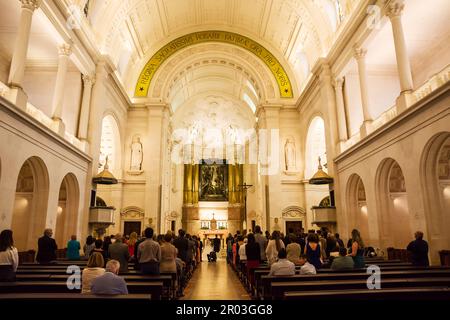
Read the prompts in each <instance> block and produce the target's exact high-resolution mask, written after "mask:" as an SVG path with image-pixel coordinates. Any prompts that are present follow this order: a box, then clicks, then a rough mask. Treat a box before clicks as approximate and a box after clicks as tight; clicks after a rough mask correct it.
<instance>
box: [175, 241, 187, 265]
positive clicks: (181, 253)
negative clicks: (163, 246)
mask: <svg viewBox="0 0 450 320" xmlns="http://www.w3.org/2000/svg"><path fill="white" fill-rule="evenodd" d="M173 245H174V246H175V248H177V249H178V258H180V259H181V260H183V261H184V262H187V259H188V249H189V241H188V239H186V238H185V237H182V238H180V237H178V238H176V239H175V240H174V241H173Z"/></svg>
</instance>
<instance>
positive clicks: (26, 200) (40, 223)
mask: <svg viewBox="0 0 450 320" xmlns="http://www.w3.org/2000/svg"><path fill="white" fill-rule="evenodd" d="M48 190H49V178H48V171H47V167H46V166H45V164H44V161H42V159H40V158H38V157H31V158H29V159H27V160H26V161H25V162H24V164H23V165H22V168H21V169H20V172H19V176H18V178H17V185H16V196H15V201H14V211H13V218H12V223H11V229H12V230H13V232H14V244H15V246H16V247H17V248H18V250H19V251H23V250H28V249H35V248H37V240H38V238H39V237H41V236H42V234H43V232H44V228H45V220H46V217H47V202H48Z"/></svg>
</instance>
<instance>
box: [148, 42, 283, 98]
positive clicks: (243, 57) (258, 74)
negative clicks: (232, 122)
mask: <svg viewBox="0 0 450 320" xmlns="http://www.w3.org/2000/svg"><path fill="white" fill-rule="evenodd" d="M204 66H209V67H212V66H221V67H222V68H224V67H228V68H229V69H234V70H235V71H236V73H237V74H240V76H242V77H243V78H246V79H247V81H249V82H250V84H251V85H252V86H253V87H254V89H255V91H256V95H257V98H258V99H259V100H261V101H265V100H267V99H275V98H276V86H277V85H276V82H275V80H274V79H273V77H272V76H271V74H270V73H269V72H268V70H267V68H266V67H265V66H264V64H262V63H261V62H260V61H259V60H258V59H254V58H253V57H252V55H251V53H249V52H248V51H245V50H243V49H241V48H239V47H235V46H232V45H226V44H214V43H204V44H199V45H196V46H192V47H188V48H185V49H183V50H182V51H180V52H177V53H176V54H174V55H172V56H171V57H170V58H169V59H168V60H167V61H166V62H165V63H164V64H163V65H162V66H161V68H160V69H159V71H158V72H157V73H156V74H155V77H154V79H153V81H152V84H151V86H150V93H149V96H151V97H152V98H155V99H157V98H159V97H163V98H166V97H168V96H169V92H170V91H171V89H172V87H173V85H174V82H176V81H180V79H182V78H183V77H186V76H187V75H188V74H189V72H192V71H195V70H197V69H198V68H199V67H204Z"/></svg>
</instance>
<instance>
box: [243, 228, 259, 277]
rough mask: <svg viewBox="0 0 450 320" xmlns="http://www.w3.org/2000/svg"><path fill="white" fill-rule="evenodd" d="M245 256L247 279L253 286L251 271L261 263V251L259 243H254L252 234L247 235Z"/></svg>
mask: <svg viewBox="0 0 450 320" xmlns="http://www.w3.org/2000/svg"><path fill="white" fill-rule="evenodd" d="M255 230H256V227H255ZM245 254H246V255H247V277H248V278H249V280H250V283H251V284H252V285H253V284H254V281H253V276H254V274H253V269H256V268H258V267H259V264H260V263H261V249H260V247H259V243H258V242H256V238H255V235H254V234H253V233H249V234H248V236H247V244H246V245H245Z"/></svg>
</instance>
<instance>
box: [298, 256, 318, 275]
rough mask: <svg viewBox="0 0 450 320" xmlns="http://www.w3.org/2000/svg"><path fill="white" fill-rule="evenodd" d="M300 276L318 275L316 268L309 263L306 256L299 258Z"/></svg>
mask: <svg viewBox="0 0 450 320" xmlns="http://www.w3.org/2000/svg"><path fill="white" fill-rule="evenodd" d="M299 265H301V266H302V267H301V268H300V274H316V273H317V272H316V267H314V265H312V264H311V263H309V262H308V257H307V256H306V254H301V255H300V258H299Z"/></svg>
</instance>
